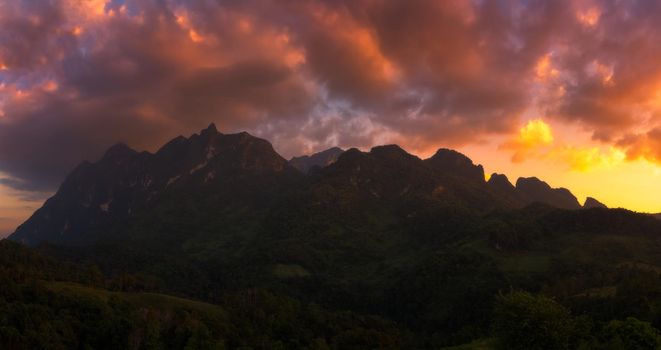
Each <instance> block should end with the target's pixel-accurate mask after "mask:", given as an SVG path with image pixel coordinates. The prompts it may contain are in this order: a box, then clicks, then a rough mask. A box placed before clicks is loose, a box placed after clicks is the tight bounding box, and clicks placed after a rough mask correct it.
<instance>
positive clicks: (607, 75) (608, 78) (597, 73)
mask: <svg viewBox="0 0 661 350" xmlns="http://www.w3.org/2000/svg"><path fill="white" fill-rule="evenodd" d="M586 70H587V73H588V75H590V76H594V77H598V78H600V80H601V82H602V84H604V85H609V84H613V67H609V66H607V65H605V64H602V63H600V62H599V61H597V60H594V61H592V62H590V64H589V65H588V66H587V69H586Z"/></svg>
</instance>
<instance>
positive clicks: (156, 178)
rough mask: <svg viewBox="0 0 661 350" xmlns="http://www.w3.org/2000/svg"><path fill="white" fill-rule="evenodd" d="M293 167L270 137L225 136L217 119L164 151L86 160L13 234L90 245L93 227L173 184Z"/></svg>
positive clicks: (179, 187)
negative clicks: (215, 122)
mask: <svg viewBox="0 0 661 350" xmlns="http://www.w3.org/2000/svg"><path fill="white" fill-rule="evenodd" d="M286 169H289V170H291V168H289V166H288V165H287V161H286V160H285V159H283V158H282V157H281V156H280V155H278V154H277V153H276V152H275V150H273V147H272V146H271V144H270V143H268V142H267V141H265V140H262V139H259V138H256V137H253V136H251V135H249V134H247V133H240V134H232V135H223V134H221V133H219V132H218V131H217V130H216V127H215V126H214V125H213V124H212V125H210V126H209V127H208V128H207V129H205V130H203V131H202V132H201V133H199V134H195V135H193V136H191V137H190V138H185V137H181V136H180V137H177V138H175V139H173V140H172V141H170V142H168V143H167V144H166V145H164V146H163V147H162V148H161V149H160V150H158V152H156V153H155V154H151V153H148V152H136V151H134V150H132V149H131V148H129V147H128V146H126V145H123V144H118V145H115V146H113V147H111V148H110V149H109V150H108V151H107V152H106V153H105V155H104V156H103V157H102V158H101V159H100V160H99V161H97V162H95V163H90V162H84V163H82V164H80V165H79V166H78V167H76V169H74V171H73V172H72V173H71V174H70V175H69V176H68V177H67V178H66V179H65V181H64V183H63V184H62V185H61V186H60V188H59V190H58V191H57V193H56V194H55V195H54V196H53V197H52V198H50V199H48V200H47V201H46V203H45V204H44V205H43V207H42V208H40V209H39V210H37V211H36V212H35V213H34V214H33V215H32V217H30V218H29V219H28V220H27V221H26V222H25V223H24V224H22V225H21V226H19V227H18V229H17V230H16V232H15V233H13V234H12V235H11V236H10V238H11V239H13V240H16V241H20V242H23V243H25V244H37V243H39V242H42V241H48V242H56V243H62V244H73V245H75V244H85V243H86V242H88V241H90V240H93V239H94V237H93V236H94V235H93V232H92V231H93V230H94V228H95V227H101V226H104V225H107V224H109V223H112V222H117V221H119V220H122V219H125V218H128V217H130V216H132V215H134V214H135V213H136V212H139V211H140V210H141V208H143V207H145V206H148V205H150V204H151V203H153V202H154V201H157V200H158V199H159V198H160V197H161V196H163V195H165V194H167V193H170V192H173V191H185V190H190V191H205V190H206V191H208V190H214V189H218V188H222V187H223V186H227V183H228V182H232V181H233V180H235V179H237V178H243V177H255V176H266V177H268V176H271V175H273V174H277V173H282V172H284V171H285V170H286Z"/></svg>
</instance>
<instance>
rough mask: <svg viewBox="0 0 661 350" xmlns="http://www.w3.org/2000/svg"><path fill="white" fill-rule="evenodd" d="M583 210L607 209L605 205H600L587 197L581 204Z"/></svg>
mask: <svg viewBox="0 0 661 350" xmlns="http://www.w3.org/2000/svg"><path fill="white" fill-rule="evenodd" d="M583 208H586V209H587V208H604V209H606V208H608V207H607V206H606V205H605V204H603V203H601V202H600V201H598V200H596V199H594V198H592V197H587V198H586V199H585V203H583Z"/></svg>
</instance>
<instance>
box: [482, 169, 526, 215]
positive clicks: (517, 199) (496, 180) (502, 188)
mask: <svg viewBox="0 0 661 350" xmlns="http://www.w3.org/2000/svg"><path fill="white" fill-rule="evenodd" d="M487 186H488V187H489V188H490V189H491V190H492V191H493V192H494V193H496V195H498V196H499V197H501V198H503V199H506V200H508V201H509V202H510V203H512V205H513V206H515V207H523V206H525V205H527V204H530V203H529V201H528V200H527V199H526V198H525V196H524V195H523V194H522V193H520V192H519V190H518V189H517V188H516V187H514V185H512V183H511V182H510V181H509V179H508V178H507V176H505V175H503V174H498V173H493V174H491V176H490V177H489V181H487Z"/></svg>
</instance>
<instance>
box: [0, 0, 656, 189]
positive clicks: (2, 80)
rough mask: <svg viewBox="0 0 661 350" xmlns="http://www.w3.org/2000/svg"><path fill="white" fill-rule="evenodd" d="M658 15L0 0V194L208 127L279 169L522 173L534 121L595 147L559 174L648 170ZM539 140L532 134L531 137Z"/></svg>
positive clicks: (281, 0)
mask: <svg viewBox="0 0 661 350" xmlns="http://www.w3.org/2000/svg"><path fill="white" fill-rule="evenodd" d="M659 10H661V5H659V4H656V3H653V2H619V1H609V0H604V1H594V2H592V1H581V2H576V1H568V0H567V1H553V2H545V1H516V0H513V1H505V2H497V1H461V0H452V1H431V0H430V1H427V0H416V1H408V0H407V1H404V0H401V1H399V0H395V1H378V0H377V1H372V0H351V1H348V0H327V1H321V0H311V1H305V2H301V1H295V0H278V1H275V0H246V1H222V2H220V1H218V2H215V1H181V0H163V1H151V0H113V1H109V0H108V1H105V0H86V1H79V0H52V1H48V2H36V1H30V0H16V1H4V2H0V171H2V172H4V173H6V174H8V178H6V179H5V180H3V183H5V184H7V185H9V186H13V187H15V188H21V189H24V190H35V191H49V190H53V189H54V188H55V187H56V186H57V184H58V183H59V182H60V181H61V180H62V178H63V177H64V176H65V174H66V173H67V172H68V171H70V169H72V168H73V167H74V166H75V164H76V163H78V162H80V161H81V160H83V159H88V160H94V159H95V158H97V157H98V156H100V155H101V154H102V152H103V150H104V149H105V148H106V147H108V146H109V145H111V144H113V143H115V142H117V141H123V142H126V143H128V144H130V145H132V146H133V147H135V148H139V149H150V150H153V149H155V148H156V147H157V146H158V145H160V144H162V143H163V142H165V141H166V140H167V139H168V138H171V137H172V136H174V135H177V134H189V133H192V132H194V131H196V130H199V129H200V128H202V127H203V126H205V125H207V124H208V123H209V122H215V123H216V124H217V125H218V126H219V127H220V128H221V129H222V130H223V131H226V132H234V131H239V130H248V131H251V132H254V133H256V134H258V135H259V136H263V137H266V138H269V139H271V140H273V141H274V142H275V146H276V148H277V149H278V150H279V151H281V152H282V153H283V155H285V156H292V155H295V154H299V153H301V152H308V151H314V150H319V149H321V148H323V147H328V146H333V145H339V146H343V147H351V146H359V147H369V146H372V145H373V144H375V143H388V142H398V143H400V144H402V146H404V147H406V148H408V149H410V150H412V151H419V152H423V151H424V152H426V151H428V150H429V149H433V148H437V147H439V146H458V145H463V144H468V143H474V142H482V141H484V140H485V139H488V138H490V137H494V136H497V137H503V136H512V135H514V136H512V137H514V138H513V139H512V140H515V141H513V142H515V143H514V144H512V145H510V149H514V148H516V149H517V150H518V151H519V152H522V153H521V154H520V155H519V156H518V158H521V159H526V157H528V156H529V155H528V154H527V153H528V152H529V151H531V150H533V149H536V148H539V147H537V146H538V145H536V144H530V142H532V141H530V140H527V141H526V140H521V139H515V138H517V137H520V136H521V135H520V130H519V129H520V126H521V125H522V123H523V120H524V119H529V118H528V115H529V114H530V113H531V111H532V112H533V114H535V117H539V118H544V120H548V121H553V122H557V123H566V124H568V125H572V126H574V127H577V128H581V129H583V130H585V131H587V132H589V133H591V134H592V137H593V139H594V142H595V143H596V144H598V147H597V148H598V149H599V152H597V153H595V152H594V151H593V150H592V149H586V147H581V146H579V145H573V146H572V147H573V148H572V147H569V146H568V148H567V149H566V150H565V151H563V152H560V153H562V154H564V155H565V156H560V155H558V156H554V157H556V158H567V160H566V162H568V163H575V164H583V163H595V162H597V163H598V162H602V163H604V164H606V163H608V161H606V160H603V161H601V160H599V161H598V160H596V159H607V158H609V157H611V155H610V153H609V152H610V151H609V149H610V148H609V147H615V148H616V149H617V150H618V151H617V152H620V151H622V152H625V153H626V157H627V159H633V158H636V157H644V158H645V159H649V160H652V161H656V162H658V161H659V154H658V152H656V151H655V150H656V149H658V147H657V145H658V143H657V142H658V139H659V138H658V136H657V133H658V131H655V130H658V128H659V127H660V125H661V117H660V116H661V114H659V112H660V111H659V108H661V62H659V60H658V57H659V54H661V43H660V42H659V41H658V40H657V39H656V38H658V37H659V35H660V34H661V32H660V31H661V29H660V28H659V27H658V25H656V23H658V20H659V18H658V17H659V15H658V14H659V13H661V11H659ZM524 116H525V117H524ZM538 127H539V125H537V126H534V125H533V126H532V127H531V128H532V129H531V130H529V132H530V133H532V134H531V136H530V137H531V138H533V139H534V138H537V137H540V136H541V140H542V141H543V140H544V138H543V135H537V134H535V132H538V131H539V130H537V129H536V128H538ZM516 142H519V143H516ZM554 142H555V141H554ZM542 145H543V142H542ZM555 146H556V145H555V143H554V144H553V147H555ZM547 147H550V146H548V145H547ZM576 147H580V149H576ZM655 147H656V148H655ZM526 148H528V149H527V150H526ZM555 151H556V152H559V151H558V148H557V147H556V148H555ZM568 154H571V155H573V156H567V155H568ZM618 154H619V153H618ZM613 157H615V156H613ZM618 157H619V156H618ZM615 158H617V157H615ZM572 159H574V160H572ZM586 159H587V161H586ZM574 167H575V168H581V167H582V166H579V165H575V166H574Z"/></svg>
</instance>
